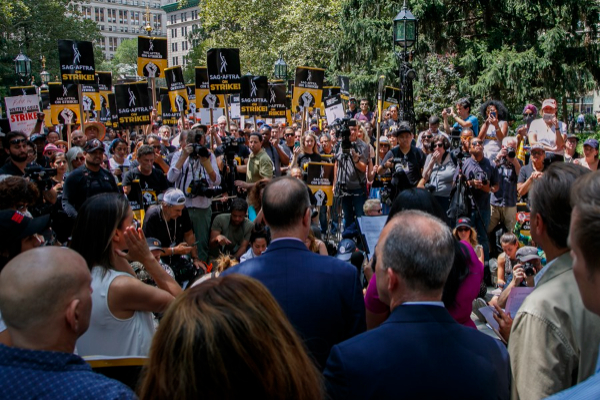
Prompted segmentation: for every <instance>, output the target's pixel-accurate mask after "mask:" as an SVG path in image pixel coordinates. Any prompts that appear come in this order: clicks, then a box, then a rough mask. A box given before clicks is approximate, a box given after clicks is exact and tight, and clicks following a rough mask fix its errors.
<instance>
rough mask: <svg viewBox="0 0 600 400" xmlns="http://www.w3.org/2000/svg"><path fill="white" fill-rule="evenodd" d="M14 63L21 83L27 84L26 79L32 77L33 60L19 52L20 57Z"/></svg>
mask: <svg viewBox="0 0 600 400" xmlns="http://www.w3.org/2000/svg"><path fill="white" fill-rule="evenodd" d="M14 62H15V73H16V74H17V75H18V76H19V77H20V78H21V81H23V82H25V78H26V77H28V76H31V59H30V58H29V57H27V56H26V55H25V54H23V52H22V51H21V50H19V55H18V56H17V58H15V59H14Z"/></svg>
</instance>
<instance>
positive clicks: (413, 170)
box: [382, 146, 427, 187]
mask: <svg viewBox="0 0 600 400" xmlns="http://www.w3.org/2000/svg"><path fill="white" fill-rule="evenodd" d="M426 158H427V157H426V156H425V154H424V153H423V152H422V151H421V150H420V149H418V148H417V147H415V146H410V150H409V151H408V153H406V154H404V153H403V152H402V150H400V146H397V147H394V148H393V149H392V150H390V151H388V152H387V154H386V155H385V157H384V158H383V162H382V164H385V163H386V162H387V161H392V162H393V163H394V167H393V168H392V174H396V173H401V172H402V171H404V173H405V174H406V177H407V178H408V182H409V183H410V186H412V187H415V186H417V184H418V183H419V181H420V180H421V178H422V177H423V175H422V171H423V167H424V166H425V159H426Z"/></svg>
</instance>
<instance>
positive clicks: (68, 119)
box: [60, 108, 75, 125]
mask: <svg viewBox="0 0 600 400" xmlns="http://www.w3.org/2000/svg"><path fill="white" fill-rule="evenodd" d="M60 116H61V117H62V119H63V121H64V123H65V124H66V125H69V124H72V123H73V122H74V121H73V117H74V116H75V113H74V112H73V111H71V110H69V109H68V108H65V109H63V110H62V111H61V112H60Z"/></svg>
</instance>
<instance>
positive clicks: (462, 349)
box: [324, 211, 510, 399]
mask: <svg viewBox="0 0 600 400" xmlns="http://www.w3.org/2000/svg"><path fill="white" fill-rule="evenodd" d="M453 241H454V239H453V238H452V233H451V232H450V230H449V229H448V227H447V226H446V224H445V223H444V222H442V221H440V220H438V219H436V218H435V217H432V216H430V215H428V214H424V213H422V212H420V211H404V212H402V213H400V214H398V215H397V216H396V217H395V218H393V219H392V221H390V222H389V223H388V224H387V225H386V226H385V228H384V229H383V231H382V232H381V236H380V238H379V243H378V245H377V248H376V252H375V253H376V259H377V261H376V266H375V273H376V274H377V291H378V293H379V297H380V298H381V299H382V301H384V302H386V303H388V304H389V305H390V308H391V310H392V313H391V314H390V316H389V318H388V319H387V321H386V322H384V323H383V324H382V325H381V326H380V327H378V328H376V329H373V330H371V331H368V332H366V333H363V334H361V335H358V336H356V337H354V338H352V339H350V340H347V341H345V342H343V343H341V344H338V345H336V346H334V347H333V349H332V350H331V354H330V356H329V359H328V360H327V365H326V368H325V372H324V375H325V379H326V384H327V390H328V392H329V394H330V396H331V397H332V398H333V399H391V398H405V399H481V398H496V399H508V398H509V397H510V364H509V359H508V353H507V351H506V348H505V347H504V345H503V344H502V343H500V341H498V340H495V339H493V338H491V337H489V336H486V335H484V334H483V333H480V332H478V331H476V330H475V329H472V328H468V327H465V326H462V325H459V324H458V323H456V321H454V319H453V318H452V317H451V316H450V314H449V313H448V311H447V310H446V309H445V308H444V304H443V303H442V301H441V299H442V291H443V289H444V284H445V282H446V279H447V278H448V274H449V273H450V270H451V268H452V263H453V259H454V242H453Z"/></svg>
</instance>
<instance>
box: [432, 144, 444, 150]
mask: <svg viewBox="0 0 600 400" xmlns="http://www.w3.org/2000/svg"><path fill="white" fill-rule="evenodd" d="M438 147H444V143H436V144H434V145H433V148H434V149H437V148H438Z"/></svg>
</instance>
